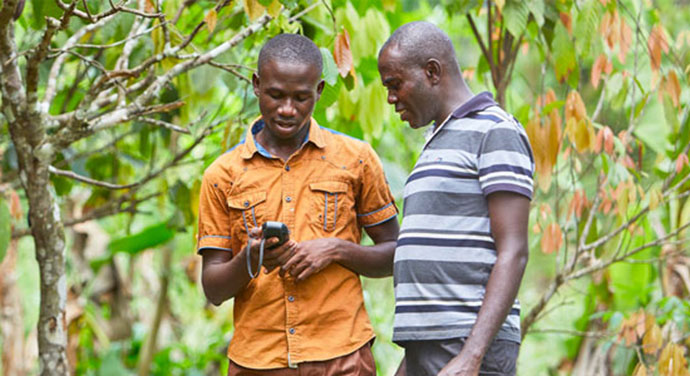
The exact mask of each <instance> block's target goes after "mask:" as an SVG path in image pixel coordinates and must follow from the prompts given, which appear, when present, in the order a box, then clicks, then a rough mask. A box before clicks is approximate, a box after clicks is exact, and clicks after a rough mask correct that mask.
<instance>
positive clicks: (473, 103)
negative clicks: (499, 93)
mask: <svg viewBox="0 0 690 376" xmlns="http://www.w3.org/2000/svg"><path fill="white" fill-rule="evenodd" d="M497 105H498V104H497V103H496V101H494V96H493V95H492V94H491V93H490V92H488V91H483V92H481V93H479V94H477V95H475V96H473V97H472V98H470V99H469V100H468V101H467V102H465V103H463V104H462V105H460V107H458V108H456V109H455V111H453V112H451V114H450V115H448V117H447V118H446V119H445V120H444V121H443V122H442V123H441V124H440V125H439V126H436V123H434V127H433V128H432V129H433V131H430V132H429V133H428V134H427V135H426V136H425V138H426V142H425V143H424V149H426V146H427V145H429V142H430V141H431V139H432V138H434V136H436V135H437V134H438V132H439V131H441V128H443V126H444V125H445V124H446V123H448V121H450V119H451V118H452V119H461V118H463V117H465V116H467V115H469V114H471V113H473V112H477V111H482V110H485V109H487V108H489V107H491V106H497Z"/></svg>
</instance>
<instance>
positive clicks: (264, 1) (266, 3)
mask: <svg viewBox="0 0 690 376" xmlns="http://www.w3.org/2000/svg"><path fill="white" fill-rule="evenodd" d="M272 2H273V0H259V4H261V5H263V6H265V7H267V6H269V5H271V3H272Z"/></svg>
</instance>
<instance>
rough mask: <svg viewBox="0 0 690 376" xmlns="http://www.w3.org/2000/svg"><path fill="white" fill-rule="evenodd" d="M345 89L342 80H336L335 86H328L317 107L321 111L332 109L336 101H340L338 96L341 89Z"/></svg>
mask: <svg viewBox="0 0 690 376" xmlns="http://www.w3.org/2000/svg"><path fill="white" fill-rule="evenodd" d="M336 78H337V77H336ZM342 87H343V81H342V79H336V81H335V85H326V86H324V88H323V91H322V92H321V98H320V99H319V101H318V103H317V106H318V108H320V109H323V110H326V109H327V108H328V107H330V106H331V105H332V104H333V103H335V101H336V100H338V95H339V94H340V88H342Z"/></svg>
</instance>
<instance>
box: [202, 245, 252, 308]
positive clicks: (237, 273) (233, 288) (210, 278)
mask: <svg viewBox="0 0 690 376" xmlns="http://www.w3.org/2000/svg"><path fill="white" fill-rule="evenodd" d="M252 267H253V268H254V270H256V260H253V265H252ZM249 281H250V278H249V273H248V272H247V256H246V252H245V250H242V251H241V252H240V253H238V254H237V255H235V256H234V257H233V258H232V259H230V260H229V261H225V262H210V263H208V264H207V265H204V269H203V271H202V275H201V283H202V285H203V288H204V293H205V294H206V298H207V299H208V300H209V301H210V302H211V303H213V304H215V305H220V304H221V303H223V302H224V301H226V300H228V299H230V298H233V297H235V296H236V295H237V294H238V293H239V292H240V291H242V290H243V289H244V288H245V287H246V286H247V284H248V283H249Z"/></svg>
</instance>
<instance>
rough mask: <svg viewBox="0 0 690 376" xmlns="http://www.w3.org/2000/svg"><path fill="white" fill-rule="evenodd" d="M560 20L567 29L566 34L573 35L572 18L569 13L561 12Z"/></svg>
mask: <svg viewBox="0 0 690 376" xmlns="http://www.w3.org/2000/svg"><path fill="white" fill-rule="evenodd" d="M560 17H561V22H563V25H564V26H565V28H566V29H568V34H570V35H573V20H572V18H571V17H570V13H565V12H561V13H560Z"/></svg>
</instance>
